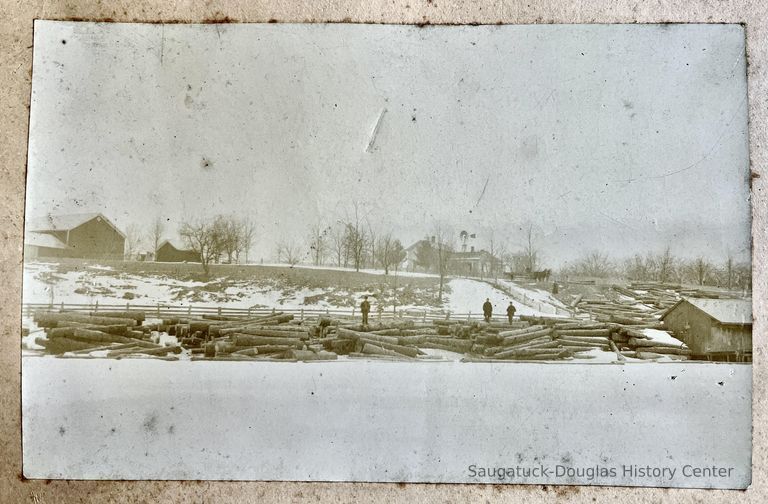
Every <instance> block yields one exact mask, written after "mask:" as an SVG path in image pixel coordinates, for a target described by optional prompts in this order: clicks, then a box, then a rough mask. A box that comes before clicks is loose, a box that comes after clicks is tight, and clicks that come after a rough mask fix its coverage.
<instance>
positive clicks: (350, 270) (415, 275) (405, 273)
mask: <svg viewBox="0 0 768 504" xmlns="http://www.w3.org/2000/svg"><path fill="white" fill-rule="evenodd" d="M259 266H273V267H277V268H298V269H311V270H330V271H345V272H347V273H367V274H369V275H384V274H385V272H384V270H383V269H373V268H362V269H360V270H356V269H355V268H345V267H343V266H326V265H320V266H315V265H314V264H294V265H289V264H285V263H263V264H259ZM389 274H390V275H392V276H399V277H406V278H407V277H411V278H439V275H436V274H434V273H420V272H418V271H395V270H394V269H391V270H389Z"/></svg>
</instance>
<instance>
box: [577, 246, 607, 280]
mask: <svg viewBox="0 0 768 504" xmlns="http://www.w3.org/2000/svg"><path fill="white" fill-rule="evenodd" d="M613 271H614V268H613V262H612V261H611V259H610V258H609V257H608V254H605V253H603V252H600V251H597V250H594V251H592V252H589V253H587V254H586V255H585V256H584V257H582V258H581V259H580V260H579V261H578V262H577V263H576V266H575V271H574V273H576V274H577V275H583V276H590V277H598V278H605V277H608V276H610V275H611V274H613Z"/></svg>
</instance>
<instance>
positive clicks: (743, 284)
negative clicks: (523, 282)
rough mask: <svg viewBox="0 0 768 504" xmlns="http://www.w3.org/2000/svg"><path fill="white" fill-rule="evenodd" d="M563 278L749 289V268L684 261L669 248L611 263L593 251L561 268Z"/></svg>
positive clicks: (702, 260)
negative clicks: (612, 279) (580, 277)
mask: <svg viewBox="0 0 768 504" xmlns="http://www.w3.org/2000/svg"><path fill="white" fill-rule="evenodd" d="M560 274H561V275H562V276H583V277H595V278H625V279H627V280H630V281H657V282H676V283H686V284H695V285H701V286H717V287H724V288H727V289H750V288H751V281H752V280H751V278H752V273H751V268H750V265H749V264H748V263H738V262H736V260H735V259H734V258H733V257H732V256H730V255H729V256H728V257H727V258H726V259H725V261H723V262H722V263H719V264H718V263H716V262H714V261H712V260H710V259H708V258H706V257H704V256H698V257H695V258H693V259H684V258H681V257H677V256H675V255H674V254H673V253H672V252H671V250H670V247H666V248H665V249H664V250H663V251H661V252H659V253H653V252H649V253H647V254H644V255H643V254H635V255H634V256H632V257H630V258H628V259H625V260H623V261H620V260H614V259H613V258H611V257H610V256H609V255H608V254H606V253H604V252H601V251H592V252H589V253H587V254H585V255H584V256H583V257H582V258H581V259H579V260H577V261H575V262H574V263H571V264H569V265H566V266H565V267H564V268H562V269H561V271H560Z"/></svg>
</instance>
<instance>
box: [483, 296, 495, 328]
mask: <svg viewBox="0 0 768 504" xmlns="http://www.w3.org/2000/svg"><path fill="white" fill-rule="evenodd" d="M492 315H493V305H492V304H491V300H490V299H489V298H485V303H483V316H485V321H486V322H490V321H491V316H492Z"/></svg>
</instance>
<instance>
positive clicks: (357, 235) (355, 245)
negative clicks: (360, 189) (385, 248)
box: [346, 201, 368, 271]
mask: <svg viewBox="0 0 768 504" xmlns="http://www.w3.org/2000/svg"><path fill="white" fill-rule="evenodd" d="M352 210H353V212H352V213H353V215H352V216H351V218H350V219H348V220H347V223H346V241H347V247H348V251H349V255H350V256H351V258H352V263H353V264H354V266H355V271H360V268H361V267H362V265H363V259H364V257H365V248H366V245H367V243H368V236H367V233H366V231H365V228H364V227H363V215H362V209H361V208H360V203H359V202H358V201H355V202H353V203H352Z"/></svg>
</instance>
